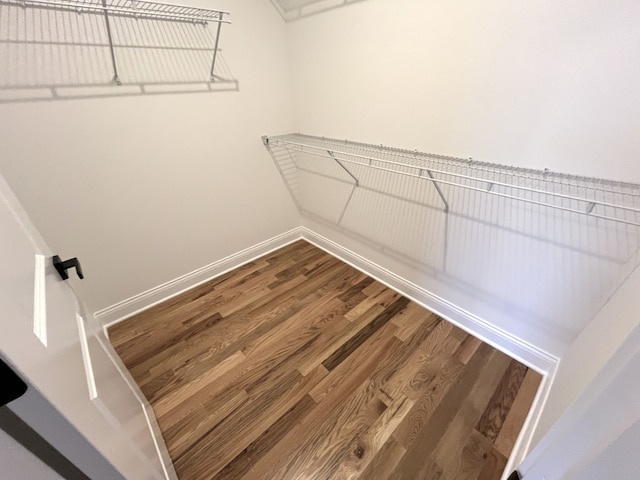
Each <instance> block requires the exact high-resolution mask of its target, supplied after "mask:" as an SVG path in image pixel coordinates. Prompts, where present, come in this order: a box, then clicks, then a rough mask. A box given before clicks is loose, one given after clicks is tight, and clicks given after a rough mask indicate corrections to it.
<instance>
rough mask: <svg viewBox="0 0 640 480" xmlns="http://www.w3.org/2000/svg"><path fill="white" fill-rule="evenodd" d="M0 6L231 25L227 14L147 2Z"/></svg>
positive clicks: (4, 0)
mask: <svg viewBox="0 0 640 480" xmlns="http://www.w3.org/2000/svg"><path fill="white" fill-rule="evenodd" d="M0 4H5V5H20V6H23V7H38V8H49V9H55V10H64V11H72V12H76V13H83V12H105V13H107V14H110V15H114V16H127V17H135V18H143V19H161V20H171V21H180V22H192V23H203V24H207V23H209V22H215V23H230V22H229V21H228V20H227V19H226V18H227V16H228V15H229V13H228V12H223V11H220V10H211V9H206V8H197V7H187V6H184V5H174V4H169V3H158V2H150V1H147V0H107V1H104V2H103V1H102V0H0Z"/></svg>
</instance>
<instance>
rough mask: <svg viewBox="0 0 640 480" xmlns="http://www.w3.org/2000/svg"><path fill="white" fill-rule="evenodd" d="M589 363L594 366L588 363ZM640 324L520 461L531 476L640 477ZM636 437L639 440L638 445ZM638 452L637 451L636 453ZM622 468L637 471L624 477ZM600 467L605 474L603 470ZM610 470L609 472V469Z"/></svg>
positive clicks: (566, 479)
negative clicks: (639, 424) (639, 459)
mask: <svg viewBox="0 0 640 480" xmlns="http://www.w3.org/2000/svg"><path fill="white" fill-rule="evenodd" d="M587 368H588V367H587ZM639 368H640V327H637V328H635V329H634V330H633V332H631V334H630V335H629V336H628V337H627V338H626V339H625V340H624V341H623V342H622V344H621V345H620V346H619V348H618V349H617V351H616V352H615V353H614V354H613V355H612V357H611V358H610V359H609V360H608V361H606V362H605V364H604V365H602V369H601V370H600V371H599V372H598V374H597V375H595V377H594V378H593V381H592V382H591V383H590V384H589V385H587V386H586V388H585V389H584V391H583V392H582V393H581V394H580V396H579V397H578V398H577V399H576V400H575V402H574V403H573V404H572V406H571V409H570V410H569V411H567V412H566V413H565V414H564V415H563V416H562V417H561V418H560V419H559V420H558V422H556V423H555V424H554V425H553V427H552V428H551V429H550V431H549V432H548V433H547V435H546V436H545V437H544V438H543V439H542V440H541V442H540V443H539V444H538V445H537V446H536V448H535V449H534V450H533V451H532V452H531V454H530V455H529V456H528V457H527V458H526V459H525V461H524V462H523V464H522V465H521V466H520V467H519V471H520V472H521V473H522V474H523V477H524V478H525V479H531V480H538V479H545V478H546V480H570V479H580V480H587V479H593V480H595V479H600V478H637V469H636V468H635V467H636V466H637V465H638V462H637V458H635V457H634V456H633V455H632V456H631V457H629V458H625V459H624V462H623V463H622V464H620V463H618V462H617V460H618V459H620V457H621V456H622V455H623V454H624V452H625V450H627V451H628V449H629V448H631V451H634V452H637V450H638V444H637V440H636V439H637V422H638V421H639V420H640V383H639V382H638V381H637V372H638V369H639ZM634 443H635V445H634ZM636 457H637V455H636ZM617 471H624V472H627V475H628V473H629V472H634V476H627V475H623V476H621V477H618V476H617V475H616V472H617ZM597 472H602V473H603V474H602V475H600V476H598V474H597ZM604 472H606V473H604Z"/></svg>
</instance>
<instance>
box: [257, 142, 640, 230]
mask: <svg viewBox="0 0 640 480" xmlns="http://www.w3.org/2000/svg"><path fill="white" fill-rule="evenodd" d="M292 138H294V139H295V140H292ZM305 139H309V140H310V142H307V143H303V142H304V140H305ZM311 142H314V143H319V144H320V145H313V144H312V143H311ZM338 142H339V141H337V140H333V139H324V138H320V137H311V136H305V135H300V134H295V135H283V136H276V137H265V139H264V143H265V145H266V146H267V148H271V147H273V146H276V147H277V146H280V147H284V148H286V149H287V150H290V151H294V152H300V153H303V154H308V155H312V156H315V157H324V158H331V159H332V160H336V158H335V157H334V156H340V161H341V162H343V163H346V164H352V165H358V166H361V167H364V168H370V169H373V170H378V171H384V172H389V173H395V174H398V175H404V176H408V177H413V178H419V179H423V180H428V181H429V182H432V183H433V184H434V186H436V187H438V184H444V185H451V186H453V187H460V188H464V189H467V190H472V191H477V192H481V193H487V194H490V195H495V196H498V197H503V198H509V199H512V200H518V201H522V202H526V203H530V204H534V205H539V206H543V207H549V208H554V209H557V210H563V211H566V212H571V213H577V214H580V215H587V216H590V217H594V218H600V219H603V220H608V221H614V222H618V223H623V224H627V225H632V226H637V227H640V221H635V220H629V219H627V218H621V217H615V216H611V215H604V214H599V213H594V209H595V207H596V206H602V207H608V208H613V209H620V210H624V211H626V212H630V213H632V214H640V208H638V207H636V206H629V205H625V204H620V203H612V202H610V201H604V200H598V199H592V198H584V197H579V196H575V195H569V194H566V193H559V192H554V191H549V190H542V189H537V188H531V187H526V186H522V185H518V184H515V183H506V182H504V181H497V180H495V179H492V178H482V177H474V176H471V175H464V174H461V173H456V172H453V171H446V170H441V169H440V168H433V166H432V165H426V162H428V161H429V158H428V157H426V154H421V153H419V152H416V153H415V155H414V156H413V157H411V156H410V153H409V152H408V151H406V150H396V149H392V148H388V147H383V146H379V147H374V146H371V145H365V144H355V143H354V144H351V143H350V142H344V143H343V144H339V143H338ZM336 146H341V147H343V148H348V147H353V148H360V149H363V148H372V149H373V148H375V149H376V150H375V151H376V153H378V154H379V155H384V154H392V155H397V156H400V157H402V158H405V159H410V160H413V161H416V162H423V163H425V164H418V165H415V164H410V163H406V162H399V161H394V160H389V159H385V158H378V157H375V156H370V155H362V154H359V153H354V152H347V151H344V150H338V149H336V148H334V147H336ZM324 152H329V153H330V155H327V154H325V153H324ZM345 157H347V158H345ZM443 158H447V159H448V160H449V161H451V163H453V161H454V160H456V159H453V158H451V157H443ZM354 159H360V161H359V160H354ZM361 160H365V161H364V162H363V161H361ZM374 162H375V163H377V164H383V165H384V166H379V165H375V164H374ZM453 166H455V167H468V168H474V165H473V163H470V162H468V161H466V160H462V159H458V160H457V162H455V163H454V164H453ZM393 167H396V168H401V169H409V170H413V171H417V172H416V173H412V172H410V171H404V170H398V169H394V168H393ZM493 168H494V169H495V170H493V171H491V170H486V169H482V171H483V172H484V173H491V174H493V175H500V176H509V175H510V174H511V171H512V170H515V168H514V167H502V170H500V169H501V166H500V165H495V166H493ZM424 172H432V173H437V174H440V175H448V176H450V177H454V178H458V179H462V180H468V181H472V182H478V183H483V184H487V187H486V188H485V187H482V188H481V187H477V186H472V185H467V184H465V183H461V182H455V181H450V180H445V179H443V178H435V177H434V176H433V175H429V176H428V177H427V176H424V175H423V173H424ZM537 173H538V177H537V178H536V177H534V176H522V175H514V176H516V177H518V178H526V179H528V180H538V181H540V182H543V183H544V182H546V179H545V178H544V177H545V176H547V175H555V176H557V177H564V176H562V175H560V174H551V173H549V172H546V171H545V172H537ZM567 178H570V177H569V176H567ZM590 180H591V181H592V182H600V183H599V184H598V183H595V184H594V187H595V185H599V186H598V187H596V188H594V189H593V190H595V191H596V192H604V193H609V194H614V195H632V196H638V195H637V194H635V193H628V192H623V191H615V190H604V189H602V188H601V184H602V181H599V180H595V179H590ZM549 183H552V184H555V186H561V187H575V188H581V189H583V190H589V189H590V187H591V186H590V185H574V184H565V183H561V182H556V181H551V182H549ZM610 183H615V184H616V185H618V186H622V184H619V183H617V182H610ZM496 186H502V187H505V188H509V189H515V190H518V191H522V192H525V193H530V194H536V195H545V196H550V197H555V198H558V199H564V200H570V201H574V202H579V203H584V204H585V208H584V209H578V208H571V207H566V206H563V205H558V204H553V203H548V202H545V201H541V200H535V199H533V198H526V197H523V196H517V195H512V194H508V193H502V192H499V191H495V190H494V188H495V187H496ZM626 186H627V187H633V188H635V189H640V186H639V185H631V184H626ZM438 190H439V192H438V193H441V191H440V189H439V188H438ZM440 196H441V198H443V200H444V197H443V195H442V194H441V195H440Z"/></svg>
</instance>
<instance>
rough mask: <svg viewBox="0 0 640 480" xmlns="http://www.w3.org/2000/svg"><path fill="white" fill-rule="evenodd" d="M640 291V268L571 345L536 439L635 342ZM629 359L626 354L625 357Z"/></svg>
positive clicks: (634, 378)
mask: <svg viewBox="0 0 640 480" xmlns="http://www.w3.org/2000/svg"><path fill="white" fill-rule="evenodd" d="M638 292H640V269H636V270H635V271H634V272H633V273H632V275H631V276H630V277H629V279H628V280H627V281H626V282H625V283H624V284H623V285H622V286H621V287H620V289H619V290H618V291H617V292H616V293H615V295H613V296H612V297H611V299H610V300H609V301H608V302H607V304H606V305H605V306H604V307H603V308H602V310H601V311H600V312H599V313H598V315H597V316H596V317H595V318H594V319H593V320H592V321H591V322H590V323H589V325H587V327H586V328H585V329H584V330H583V331H582V333H581V334H580V335H579V336H578V338H577V339H576V340H575V341H574V342H573V343H572V344H571V346H570V347H569V348H568V349H567V351H566V353H565V354H564V356H563V358H562V361H561V362H560V366H559V369H558V372H557V374H556V378H555V381H554V387H553V389H552V391H551V392H550V394H549V398H548V400H547V403H546V405H545V409H544V411H543V413H542V416H541V418H540V421H539V423H538V428H537V430H536V434H535V440H534V442H535V443H537V442H538V441H540V440H541V439H542V437H543V435H544V434H545V433H547V432H548V431H549V430H550V429H551V428H552V426H553V424H554V422H556V421H557V420H558V419H559V418H561V416H562V415H563V414H564V413H565V412H567V410H568V409H570V408H571V407H573V406H574V405H575V404H576V403H577V402H578V401H579V400H580V399H581V397H582V396H583V395H584V394H585V391H586V390H587V389H588V388H589V387H590V386H592V383H593V382H594V380H595V379H596V378H597V376H598V375H602V371H603V369H604V368H605V366H606V365H607V364H608V363H609V362H611V359H612V358H615V355H616V353H618V352H619V351H620V349H621V346H622V345H625V342H626V343H630V342H631V340H629V337H630V335H631V334H632V333H633V332H634V331H636V337H637V338H640V336H639V335H638V331H637V329H638V327H639V326H640V302H639V300H638ZM639 341H640V340H639ZM632 347H633V345H631V347H628V348H630V349H631V348H632ZM626 360H627V359H626V358H624V359H623V360H622V361H626ZM606 380H608V379H606ZM629 380H630V381H637V378H636V376H634V377H633V378H630V379H628V381H629ZM595 434H597V432H596V433H595Z"/></svg>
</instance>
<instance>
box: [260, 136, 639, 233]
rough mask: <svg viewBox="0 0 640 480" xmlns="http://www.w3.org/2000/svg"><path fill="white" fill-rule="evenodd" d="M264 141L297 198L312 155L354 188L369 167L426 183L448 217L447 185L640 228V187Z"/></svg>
mask: <svg viewBox="0 0 640 480" xmlns="http://www.w3.org/2000/svg"><path fill="white" fill-rule="evenodd" d="M262 138H263V143H264V145H265V146H266V147H267V149H268V150H269V152H270V154H271V156H272V158H273V160H274V162H275V163H276V166H277V167H278V170H279V171H280V174H281V176H282V177H283V180H284V181H285V183H286V184H287V186H288V187H289V190H290V192H291V194H292V195H293V196H294V200H295V191H294V190H295V185H293V182H295V180H294V176H295V172H296V171H297V169H298V164H299V161H298V160H299V157H301V156H306V157H313V158H315V159H316V160H321V161H323V162H329V163H333V164H335V165H337V166H338V167H339V168H340V169H341V170H342V171H344V174H345V175H346V177H345V179H347V181H350V182H352V184H353V187H354V188H358V187H359V186H360V179H359V176H358V172H357V170H361V169H363V168H364V169H370V170H375V171H379V172H384V173H385V174H391V175H401V176H407V177H413V178H416V179H420V180H424V181H425V182H428V183H430V184H431V185H433V188H434V189H435V190H436V192H437V194H438V197H439V198H440V201H441V206H442V209H443V211H444V212H445V213H447V212H449V210H450V209H451V208H452V207H454V206H452V205H450V200H449V198H448V197H447V195H446V193H447V192H445V190H444V189H443V187H444V186H445V185H446V186H449V187H454V188H462V189H466V190H472V191H475V192H481V193H483V194H486V195H491V196H496V197H502V198H505V199H511V200H516V201H520V202H525V203H529V204H533V205H537V206H539V207H545V208H552V209H558V210H562V211H565V212H570V213H575V214H579V215H584V216H588V217H591V218H597V219H601V220H603V221H611V222H617V223H622V224H627V225H631V226H636V227H640V185H637V184H632V183H625V182H618V181H610V180H602V179H596V178H588V177H580V176H574V175H567V174H561V173H555V172H550V171H548V170H531V169H525V168H519V167H510V166H504V165H498V164H492V163H485V162H477V161H474V160H470V159H469V160H465V159H461V158H454V157H447V156H442V155H433V154H428V153H422V152H418V151H411V150H402V149H397V148H390V147H385V146H382V145H370V144H365V143H357V142H351V141H348V140H337V139H332V138H325V137H315V136H310V135H303V134H299V133H296V134H288V135H279V136H264V137H262Z"/></svg>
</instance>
